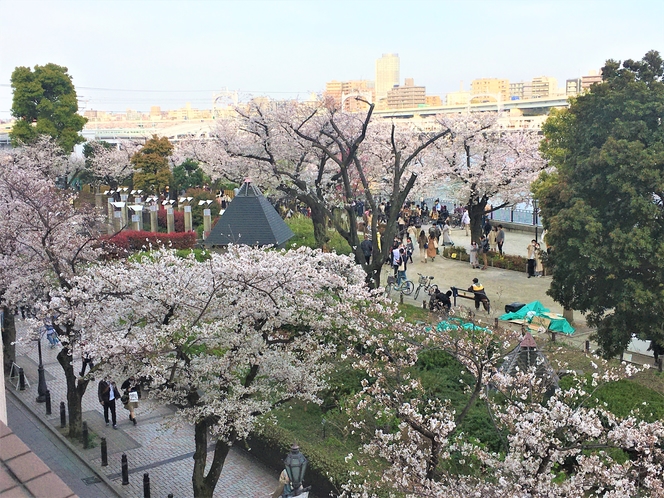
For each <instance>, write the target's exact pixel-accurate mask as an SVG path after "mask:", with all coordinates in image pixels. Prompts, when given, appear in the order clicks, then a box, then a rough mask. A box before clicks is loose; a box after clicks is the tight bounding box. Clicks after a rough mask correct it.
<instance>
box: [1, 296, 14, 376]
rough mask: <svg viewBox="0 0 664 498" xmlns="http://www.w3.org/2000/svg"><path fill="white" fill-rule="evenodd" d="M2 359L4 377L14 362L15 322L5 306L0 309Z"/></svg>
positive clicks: (11, 313) (12, 314)
mask: <svg viewBox="0 0 664 498" xmlns="http://www.w3.org/2000/svg"><path fill="white" fill-rule="evenodd" d="M2 312H3V315H2V359H3V361H4V370H5V375H9V371H10V370H11V368H12V363H14V362H15V361H16V346H15V345H14V342H15V341H16V322H14V313H13V312H11V310H10V309H9V308H7V306H3V307H2Z"/></svg>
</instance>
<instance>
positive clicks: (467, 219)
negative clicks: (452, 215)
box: [461, 209, 470, 237]
mask: <svg viewBox="0 0 664 498" xmlns="http://www.w3.org/2000/svg"><path fill="white" fill-rule="evenodd" d="M461 224H462V225H463V227H464V228H465V229H466V237H468V236H470V215H469V214H468V210H467V209H464V210H463V214H462V215H461Z"/></svg>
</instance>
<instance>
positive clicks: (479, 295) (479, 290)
mask: <svg viewBox="0 0 664 498" xmlns="http://www.w3.org/2000/svg"><path fill="white" fill-rule="evenodd" d="M468 291H470V292H472V293H473V294H475V309H476V310H478V311H479V309H480V303H482V306H484V309H485V310H486V312H487V313H488V312H489V310H490V309H491V308H490V307H491V303H490V302H489V298H488V297H487V295H486V292H485V291H484V286H483V285H482V284H481V283H480V281H479V280H478V279H477V278H474V279H473V285H471V286H470V287H468Z"/></svg>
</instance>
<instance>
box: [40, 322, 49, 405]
mask: <svg viewBox="0 0 664 498" xmlns="http://www.w3.org/2000/svg"><path fill="white" fill-rule="evenodd" d="M44 332H45V331H41V330H40V331H39V334H38V336H37V351H38V352H39V366H38V367H37V372H38V374H39V384H38V385H37V394H38V396H37V403H43V402H45V401H46V393H47V392H48V387H46V375H45V372H44V363H43V362H42V348H41V341H42V336H43V335H44Z"/></svg>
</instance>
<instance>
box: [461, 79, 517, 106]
mask: <svg viewBox="0 0 664 498" xmlns="http://www.w3.org/2000/svg"><path fill="white" fill-rule="evenodd" d="M470 93H471V94H472V95H473V96H474V95H478V97H473V98H472V100H471V102H472V103H473V104H477V103H480V102H496V101H501V102H505V101H507V100H509V98H510V81H509V80H503V79H499V78H480V79H477V80H473V81H471V82H470Z"/></svg>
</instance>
